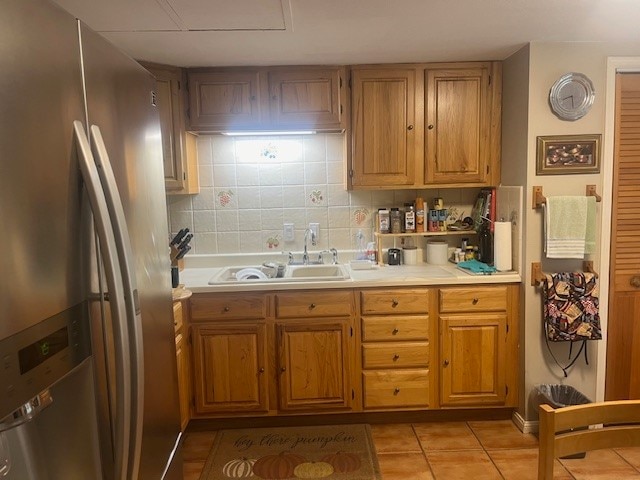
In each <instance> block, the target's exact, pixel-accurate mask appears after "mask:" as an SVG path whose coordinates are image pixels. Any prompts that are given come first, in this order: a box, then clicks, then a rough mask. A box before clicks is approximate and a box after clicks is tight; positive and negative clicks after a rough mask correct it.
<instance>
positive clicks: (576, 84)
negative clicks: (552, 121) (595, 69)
mask: <svg viewBox="0 0 640 480" xmlns="http://www.w3.org/2000/svg"><path fill="white" fill-rule="evenodd" d="M595 95H596V93H595V90H594V89H593V83H591V80H589V78H588V77H587V76H586V75H583V74H582V73H575V72H571V73H567V74H566V75H563V76H561V77H560V78H559V79H558V80H557V81H556V82H555V83H554V84H553V86H552V87H551V91H550V92H549V103H550V104H551V110H553V113H555V114H556V115H557V116H558V117H559V118H561V119H563V120H578V119H579V118H582V117H584V116H585V115H586V114H587V112H588V111H589V109H590V108H591V105H593V99H594V98H595Z"/></svg>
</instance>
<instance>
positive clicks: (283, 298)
mask: <svg viewBox="0 0 640 480" xmlns="http://www.w3.org/2000/svg"><path fill="white" fill-rule="evenodd" d="M353 303H354V302H353V294H352V293H351V291H350V290H338V291H334V292H331V291H321V290H313V291H307V292H291V293H278V294H276V296H275V305H276V317H277V318H304V317H338V316H351V315H353V311H354V305H353Z"/></svg>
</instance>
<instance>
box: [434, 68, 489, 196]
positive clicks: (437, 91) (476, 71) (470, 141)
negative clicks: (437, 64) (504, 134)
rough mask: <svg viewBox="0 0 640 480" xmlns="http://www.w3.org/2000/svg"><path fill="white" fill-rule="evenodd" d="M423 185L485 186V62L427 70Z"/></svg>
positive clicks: (486, 89) (486, 133)
mask: <svg viewBox="0 0 640 480" xmlns="http://www.w3.org/2000/svg"><path fill="white" fill-rule="evenodd" d="M425 75H426V80H425V84H426V88H425V91H426V107H427V108H426V110H427V111H426V128H425V149H426V162H425V163H426V164H425V183H427V184H442V183H449V184H457V183H460V184H477V185H484V184H486V183H487V179H488V178H489V155H490V145H491V139H490V120H491V113H492V112H491V105H490V99H491V98H492V97H491V95H490V89H491V87H490V85H489V68H488V67H487V64H482V65H481V66H477V67H472V66H468V67H467V68H464V64H461V67H454V66H452V67H445V68H427V70H426V74H425Z"/></svg>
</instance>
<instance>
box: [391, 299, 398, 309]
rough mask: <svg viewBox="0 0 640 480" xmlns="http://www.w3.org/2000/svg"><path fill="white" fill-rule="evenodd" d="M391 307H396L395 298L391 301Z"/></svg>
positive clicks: (396, 301)
mask: <svg viewBox="0 0 640 480" xmlns="http://www.w3.org/2000/svg"><path fill="white" fill-rule="evenodd" d="M391 306H392V307H397V306H398V300H396V299H395V298H392V299H391Z"/></svg>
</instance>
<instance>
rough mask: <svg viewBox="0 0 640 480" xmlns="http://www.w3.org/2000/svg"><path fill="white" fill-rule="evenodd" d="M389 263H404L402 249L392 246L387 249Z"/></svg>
mask: <svg viewBox="0 0 640 480" xmlns="http://www.w3.org/2000/svg"><path fill="white" fill-rule="evenodd" d="M387 263H388V264H389V265H400V264H401V263H402V250H400V249H399V248H390V249H389V250H388V251H387Z"/></svg>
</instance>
